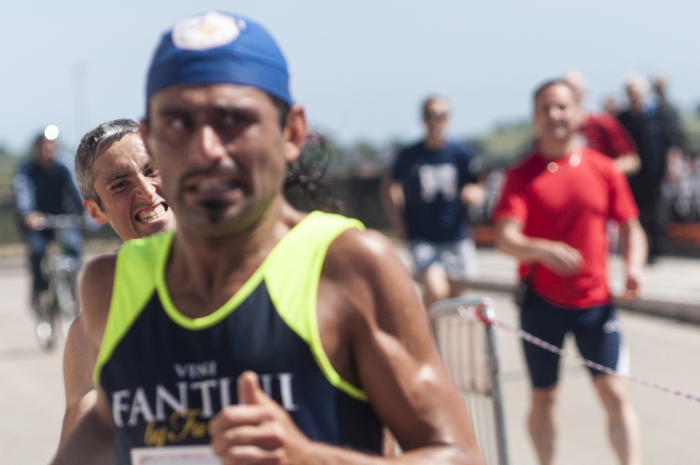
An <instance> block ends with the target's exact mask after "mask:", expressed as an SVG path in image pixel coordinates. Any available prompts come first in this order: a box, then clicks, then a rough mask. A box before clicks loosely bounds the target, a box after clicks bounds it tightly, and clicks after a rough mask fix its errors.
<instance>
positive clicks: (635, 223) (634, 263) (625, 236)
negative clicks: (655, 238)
mask: <svg viewBox="0 0 700 465" xmlns="http://www.w3.org/2000/svg"><path fill="white" fill-rule="evenodd" d="M620 240H621V242H622V259H623V260H624V262H625V266H626V270H625V271H626V277H625V292H624V294H623V295H622V297H624V298H625V299H636V298H637V297H639V293H640V292H641V286H642V270H643V269H644V264H645V263H646V260H647V239H646V235H645V234H644V230H643V229H642V226H641V225H640V224H639V220H638V219H636V218H634V219H632V220H629V221H626V222H624V223H621V224H620Z"/></svg>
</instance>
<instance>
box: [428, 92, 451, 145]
mask: <svg viewBox="0 0 700 465" xmlns="http://www.w3.org/2000/svg"><path fill="white" fill-rule="evenodd" d="M449 121H450V103H449V102H448V101H447V100H445V99H441V98H438V99H435V100H433V101H432V102H430V103H429V104H428V105H427V107H426V109H425V114H424V115H423V123H424V124H425V128H426V130H427V132H428V137H431V138H435V139H443V138H444V137H445V133H446V132H447V126H448V124H449Z"/></svg>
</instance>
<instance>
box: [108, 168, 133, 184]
mask: <svg viewBox="0 0 700 465" xmlns="http://www.w3.org/2000/svg"><path fill="white" fill-rule="evenodd" d="M130 175H131V174H130V173H129V172H127V171H117V172H116V173H112V174H110V175H109V176H108V177H107V180H106V182H107V184H111V183H113V182H114V181H119V180H120V179H125V178H128V177H129V176H130Z"/></svg>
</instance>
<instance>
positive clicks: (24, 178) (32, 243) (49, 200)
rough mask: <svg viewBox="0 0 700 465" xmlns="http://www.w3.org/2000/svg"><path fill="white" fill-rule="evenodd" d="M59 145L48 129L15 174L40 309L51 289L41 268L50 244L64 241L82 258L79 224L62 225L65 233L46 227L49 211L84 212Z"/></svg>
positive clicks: (71, 252) (68, 250) (34, 294)
mask: <svg viewBox="0 0 700 465" xmlns="http://www.w3.org/2000/svg"><path fill="white" fill-rule="evenodd" d="M57 153H58V145H57V143H56V141H55V140H54V139H49V138H47V137H46V136H45V135H44V133H42V134H40V135H38V136H37V137H36V139H35V140H34V144H33V146H32V156H31V158H30V159H29V160H27V161H25V162H23V163H21V164H20V165H19V167H18V168H17V172H16V173H15V175H14V180H13V184H14V191H15V201H16V207H17V212H18V214H19V220H20V221H19V223H20V229H21V231H22V235H23V236H24V239H25V240H26V241H27V244H28V246H29V262H30V265H31V271H32V277H33V284H32V308H33V309H35V310H38V306H39V305H40V299H41V295H42V293H44V291H46V290H48V288H49V281H48V277H47V276H46V275H45V274H44V273H43V271H42V269H41V262H42V260H43V258H44V256H45V255H46V248H47V246H48V244H49V243H50V242H51V241H52V240H57V241H58V242H60V243H61V245H62V247H63V248H64V249H65V251H66V253H67V254H69V255H72V256H74V257H75V258H78V259H79V258H80V255H81V253H82V250H83V235H82V233H81V231H80V230H79V229H78V228H77V227H73V226H69V227H66V228H61V233H60V234H56V231H55V230H54V229H51V228H46V229H44V226H45V223H46V222H45V215H65V214H75V215H82V214H83V213H84V209H83V205H82V199H81V197H80V193H79V192H78V188H77V187H76V185H75V181H74V180H73V176H72V174H71V172H70V169H69V168H68V166H66V165H65V164H64V163H63V162H61V161H60V160H59V159H58V158H57V157H56V154H57Z"/></svg>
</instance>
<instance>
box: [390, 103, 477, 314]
mask: <svg viewBox="0 0 700 465" xmlns="http://www.w3.org/2000/svg"><path fill="white" fill-rule="evenodd" d="M422 110H423V123H424V124H425V128H426V135H425V138H424V139H423V140H422V141H420V142H418V143H417V144H415V145H413V146H411V147H408V148H406V149H404V150H402V151H401V152H400V153H399V154H398V157H397V158H396V162H395V163H394V166H393V168H392V170H391V178H390V181H389V185H388V193H389V195H388V199H387V200H389V203H390V206H391V208H388V210H389V216H390V220H391V221H392V225H393V226H394V230H395V231H396V233H397V236H399V237H401V238H406V239H408V241H409V246H410V250H411V254H412V255H413V259H414V262H415V265H416V271H417V273H418V276H419V279H420V281H421V283H422V284H423V287H424V301H425V305H426V307H428V306H429V305H430V304H432V303H433V302H436V301H438V300H441V299H445V298H448V297H457V296H459V295H460V294H461V293H462V291H463V290H464V287H465V282H466V280H467V279H468V278H470V277H473V274H474V271H475V266H476V263H475V258H476V256H475V253H474V243H473V241H472V240H471V238H470V237H469V234H468V229H467V224H466V211H465V206H467V205H470V204H478V203H481V202H483V199H484V192H483V189H482V188H481V187H480V186H478V185H477V184H476V176H475V174H476V173H474V171H473V169H472V165H473V163H472V160H473V158H474V153H473V150H472V149H471V147H468V146H465V145H462V144H457V143H455V142H451V141H448V140H447V137H446V135H447V127H448V123H449V118H450V102H449V101H448V100H447V99H446V98H445V97H442V96H430V97H428V98H426V99H425V101H424V102H423V107H422Z"/></svg>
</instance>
